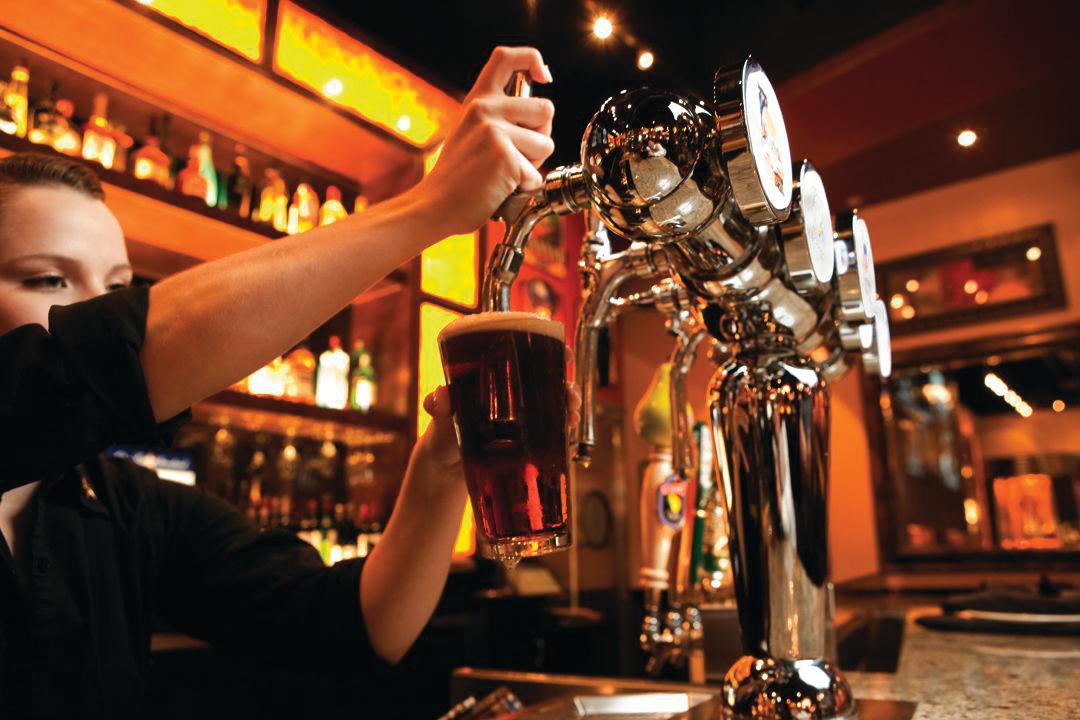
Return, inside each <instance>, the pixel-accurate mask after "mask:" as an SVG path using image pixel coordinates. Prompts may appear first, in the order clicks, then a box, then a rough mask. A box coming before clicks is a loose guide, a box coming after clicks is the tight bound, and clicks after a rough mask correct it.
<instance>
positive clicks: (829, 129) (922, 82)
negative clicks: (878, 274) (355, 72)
mask: <svg viewBox="0 0 1080 720" xmlns="http://www.w3.org/2000/svg"><path fill="white" fill-rule="evenodd" d="M309 4H312V5H315V6H317V8H318V9H319V11H320V12H323V13H324V14H325V15H327V16H328V17H329V18H330V19H332V20H336V21H337V22H339V23H341V24H342V25H343V26H346V27H347V28H351V29H352V30H353V31H354V32H356V33H357V34H358V35H360V36H362V37H363V38H364V39H365V40H367V41H368V42H369V43H371V44H372V45H373V46H375V47H376V48H378V49H379V50H381V51H383V52H385V53H386V54H388V55H390V56H391V57H394V58H395V59H397V60H398V61H399V62H401V63H402V64H404V65H406V66H407V67H409V68H410V69H413V70H415V71H417V72H418V73H419V74H421V75H423V76H426V77H428V78H430V79H431V80H433V81H434V82H436V83H437V84H439V85H440V86H442V87H444V88H447V89H450V90H452V91H458V92H459V93H461V94H464V92H465V91H467V89H468V87H469V85H470V84H471V81H472V79H473V78H474V77H475V76H476V74H477V72H478V71H479V69H480V67H481V66H482V65H483V63H484V61H485V60H486V58H487V56H488V54H489V53H490V50H491V48H492V47H494V46H495V45H498V44H526V43H527V44H532V45H535V46H537V47H539V48H540V50H541V51H542V52H543V54H544V57H545V58H546V59H547V61H548V63H549V65H550V67H551V69H552V73H553V75H554V78H555V83H554V85H553V86H552V87H550V88H544V89H543V91H542V94H545V95H547V96H549V97H551V98H552V99H553V100H554V101H555V104H556V118H555V128H554V136H555V140H556V151H555V152H556V154H555V157H554V158H553V163H552V164H553V165H554V164H561V163H566V162H573V161H574V160H576V159H577V154H578V146H579V143H580V139H581V133H582V131H583V130H584V128H585V125H586V123H587V122H588V120H589V118H590V117H591V115H592V114H593V113H594V112H595V111H596V109H597V108H598V107H599V105H600V103H601V102H603V100H604V99H605V98H606V97H608V96H609V95H611V94H613V93H615V92H617V91H618V90H621V89H623V88H627V87H639V86H642V85H651V86H654V87H667V88H673V89H680V90H688V91H694V92H698V93H706V94H707V93H708V92H709V89H710V82H711V78H712V75H713V73H714V71H715V69H716V68H717V67H719V66H721V65H725V64H728V63H732V62H739V61H741V60H742V59H743V58H745V57H746V55H747V54H749V53H751V52H752V53H753V54H754V56H755V57H756V58H757V59H758V60H759V62H761V63H762V65H763V66H764V67H765V69H766V71H767V72H768V73H769V75H770V77H771V78H772V80H773V82H774V84H775V85H777V87H778V94H779V98H780V101H781V103H782V106H783V109H784V116H785V121H786V124H787V127H788V132H789V135H790V136H791V142H792V148H793V154H795V155H796V156H800V157H803V156H805V157H809V158H810V159H811V160H813V161H814V163H815V164H816V165H817V166H818V168H819V169H820V170H821V171H822V175H823V177H824V179H825V182H826V187H827V188H828V189H829V195H830V199H831V200H832V204H833V205H834V207H841V206H844V205H865V204H871V203H875V202H881V201H883V200H887V199H890V198H894V197H899V196H902V195H907V194H910V193H913V192H918V191H920V190H925V189H927V188H930V187H934V186H937V185H941V184H945V183H949V182H955V181H957V180H961V179H964V178H967V177H973V176H975V175H980V174H983V173H986V172H991V171H994V170H997V169H1001V168H1004V167H1008V166H1011V165H1016V164H1019V163H1024V162H1029V161H1032V160H1036V159H1039V158H1042V157H1047V156H1049V155H1053V154H1057V153H1060V152H1065V151H1068V150H1072V149H1075V148H1077V147H1080V132H1078V131H1077V128H1078V127H1080V75H1078V74H1077V73H1075V71H1074V68H1076V67H1077V66H1078V65H1080V43H1077V42H1076V40H1075V32H1076V31H1075V28H1076V27H1078V26H1080V3H1073V2H1070V1H1068V0H1038V1H1037V2H1026V3H1024V2H1018V1H1017V0H979V1H977V2H976V1H974V0H971V1H966V2H965V1H953V2H940V1H934V0H914V1H910V2H904V3H895V2H894V3H872V2H871V3H868V2H864V1H859V0H831V1H829V0H760V1H758V2H749V3H748V2H732V1H731V0H725V1H721V0H697V1H696V2H685V1H681V0H669V1H667V2H640V1H639V2H629V1H628V0H623V1H622V2H618V1H617V0H610V1H609V2H605V3H603V4H602V5H601V4H599V3H595V2H591V1H590V0H475V1H470V2H455V3H449V2H447V3H430V5H429V6H427V7H417V5H416V4H415V3H355V2H344V1H338V2H334V1H333V0H321V1H319V2H313V1H312V2H309ZM600 9H602V10H603V11H605V12H607V13H609V14H610V15H611V16H612V17H613V18H614V19H615V22H616V30H615V36H614V37H613V38H612V39H609V40H608V41H607V42H606V43H600V42H598V41H597V40H595V39H594V38H592V36H591V35H590V18H591V17H593V15H594V14H595V13H596V12H597V11H598V10H600ZM636 48H648V49H649V50H651V51H653V52H654V53H655V55H656V64H655V65H654V67H653V68H652V69H651V70H649V71H648V72H642V71H639V70H638V69H637V67H636V56H637V49H636ZM964 128H972V129H975V130H976V131H977V132H978V133H979V136H980V140H979V142H977V143H976V144H975V146H973V147H972V148H968V149H962V148H960V147H959V146H958V145H957V144H956V140H955V138H956V134H957V133H958V132H959V130H961V129H964Z"/></svg>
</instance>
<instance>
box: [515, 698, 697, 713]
mask: <svg viewBox="0 0 1080 720" xmlns="http://www.w3.org/2000/svg"><path fill="white" fill-rule="evenodd" d="M711 697H712V696H711V695H708V694H706V693H632V694H630V693H628V694H624V695H572V696H569V697H564V698H559V699H556V700H551V701H549V702H546V703H544V704H543V705H538V706H536V707H533V708H528V709H526V710H523V711H522V712H520V713H517V714H515V715H514V716H513V718H514V720H578V719H579V718H589V720H668V719H669V718H675V717H679V716H681V715H683V714H684V713H686V712H689V711H690V710H692V709H694V708H695V707H697V706H699V705H703V704H705V703H706V702H708V700H709V699H710V698H711Z"/></svg>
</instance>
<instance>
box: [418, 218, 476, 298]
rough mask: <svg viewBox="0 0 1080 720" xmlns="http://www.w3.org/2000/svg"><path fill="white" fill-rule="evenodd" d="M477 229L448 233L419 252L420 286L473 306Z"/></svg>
mask: <svg viewBox="0 0 1080 720" xmlns="http://www.w3.org/2000/svg"><path fill="white" fill-rule="evenodd" d="M479 244H480V243H479V240H478V237H477V234H476V233H469V234H467V235H451V236H450V237H448V238H446V239H445V240H442V241H440V242H438V243H436V244H434V245H432V246H431V247H429V248H428V249H427V250H424V252H423V253H422V254H421V255H420V289H421V290H423V291H424V292H426V293H427V294H429V295H435V296H436V297H441V298H444V299H446V300H451V301H453V302H456V303H457V304H459V305H465V306H467V307H475V306H476V299H477V298H476V292H477V287H476V285H477V282H476V274H477V248H478V246H479Z"/></svg>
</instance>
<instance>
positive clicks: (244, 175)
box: [218, 144, 252, 217]
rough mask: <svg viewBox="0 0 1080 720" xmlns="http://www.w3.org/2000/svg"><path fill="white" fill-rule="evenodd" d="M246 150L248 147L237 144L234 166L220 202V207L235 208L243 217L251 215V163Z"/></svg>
mask: <svg viewBox="0 0 1080 720" xmlns="http://www.w3.org/2000/svg"><path fill="white" fill-rule="evenodd" d="M246 152H247V148H245V147H244V146H243V145H240V144H237V146H236V155H235V157H233V165H232V168H231V169H230V170H229V173H228V175H227V176H226V178H225V182H224V183H223V186H224V187H225V195H224V199H223V201H220V202H218V207H219V208H221V209H222V210H224V209H225V208H226V207H230V208H233V209H235V210H236V211H237V212H238V213H240V215H241V217H248V216H249V215H251V186H252V181H251V163H249V162H248V159H247V155H246V154H245V153H246Z"/></svg>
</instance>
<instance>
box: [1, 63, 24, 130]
mask: <svg viewBox="0 0 1080 720" xmlns="http://www.w3.org/2000/svg"><path fill="white" fill-rule="evenodd" d="M29 84H30V71H29V70H27V69H26V63H25V62H21V63H19V64H18V65H16V66H15V67H14V68H13V69H12V70H11V80H9V81H8V83H7V85H3V86H0V132H4V133H7V134H8V135H15V136H18V137H26V126H27V124H28V121H29V115H30V96H29V90H28V86H29Z"/></svg>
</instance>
